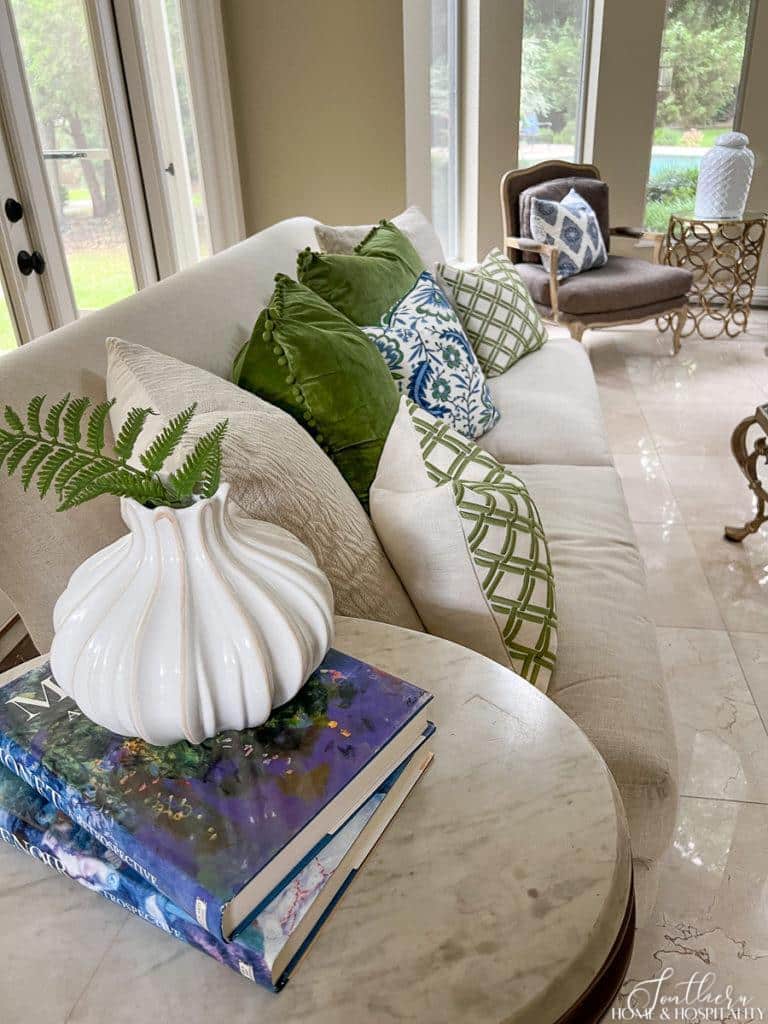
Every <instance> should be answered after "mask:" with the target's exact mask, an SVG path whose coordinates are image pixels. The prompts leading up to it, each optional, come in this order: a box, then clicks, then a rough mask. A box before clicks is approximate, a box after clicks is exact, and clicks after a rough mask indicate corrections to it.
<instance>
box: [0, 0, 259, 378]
mask: <svg viewBox="0 0 768 1024" xmlns="http://www.w3.org/2000/svg"><path fill="white" fill-rule="evenodd" d="M216 18H220V15H219V11H218V5H216V4H205V5H202V6H201V5H200V4H199V3H197V0H0V356H1V355H2V353H3V352H7V351H8V350H10V349H11V348H13V347H15V346H16V345H17V344H23V343H25V342H28V341H30V340H32V339H34V338H36V337H38V336H39V335H41V334H44V333H46V332H47V331H49V330H52V329H53V328H55V327H58V326H60V325H61V324H64V323H67V322H69V321H70V320H73V319H75V318H76V317H78V316H82V315H86V314H87V313H88V312H90V311H91V310H95V309H100V308H102V307H104V306H108V305H110V304H112V303H113V302H116V301H118V300H119V299H122V298H125V297H126V296H127V295H130V294H132V293H133V292H134V291H136V290H137V289H139V288H143V287H145V286H146V285H148V284H151V283H152V282H154V281H156V280H157V279H158V278H159V277H163V276H166V275H167V274H170V273H173V272H175V271H176V270H179V269H181V268H183V267H186V266H189V265H190V264H191V263H194V262H195V261H196V260H198V259H201V258H202V257H204V256H206V255H208V254H209V253H210V252H212V251H216V250H218V249H221V248H224V247H225V246H226V245H231V244H232V243H233V242H235V241H237V240H238V239H239V238H241V237H243V234H244V232H243V220H242V208H241V206H240V199H239V188H232V187H231V186H232V181H233V179H237V171H236V158H235V157H234V142H233V137H232V133H231V114H230V113H229V95H228V91H227V86H226V74H225V71H226V62H225V59H224V57H223V35H222V33H221V26H220V21H219V22H217V21H216V20H215V19H216ZM211 19H214V20H213V21H211ZM190 56H191V58H192V60H193V63H192V64H190ZM211 68H218V71H219V74H218V78H213V77H212V74H211ZM222 69H223V72H224V73H222ZM212 93H213V94H214V95H213V96H212V95H211V94H212ZM222 110H224V112H225V116H224V117H221V114H220V112H221V111H222ZM213 112H215V114H214V113H213ZM228 118H229V119H230V124H229V125H227V120H228ZM227 128H229V129H230V132H229V135H228V136H227V135H226V131H227ZM222 133H225V134H224V135H222ZM201 135H202V136H203V137H204V138H203V139H202V140H201ZM202 142H205V143H207V150H208V151H214V152H215V154H216V163H215V164H214V163H212V162H211V159H210V157H209V155H208V152H206V147H205V146H204V145H203V144H202ZM222 154H223V156H222ZM227 161H228V163H227ZM222 167H223V168H224V176H225V177H226V175H227V174H228V175H229V180H228V181H225V182H223V184H224V187H223V188H222V187H221V186H222V181H221V174H222ZM233 168H234V169H233ZM217 175H219V179H218V180H217V177H216V176H217ZM238 185H239V181H238ZM222 194H223V195H224V196H225V197H226V199H225V202H224V204H223V206H222V202H221V195H222ZM1 373H2V363H1V362H0V374H1Z"/></svg>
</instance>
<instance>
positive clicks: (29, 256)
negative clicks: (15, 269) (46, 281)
mask: <svg viewBox="0 0 768 1024" xmlns="http://www.w3.org/2000/svg"><path fill="white" fill-rule="evenodd" d="M16 262H17V263H18V265H19V270H20V271H21V272H22V274H23V275H24V277H29V275H30V274H31V273H32V271H33V270H34V272H35V273H36V274H42V272H43V271H44V270H45V260H44V258H43V254H42V253H39V252H38V251H37V249H35V251H34V252H27V250H26V249H22V250H21V252H20V253H19V254H18V255H17V256H16Z"/></svg>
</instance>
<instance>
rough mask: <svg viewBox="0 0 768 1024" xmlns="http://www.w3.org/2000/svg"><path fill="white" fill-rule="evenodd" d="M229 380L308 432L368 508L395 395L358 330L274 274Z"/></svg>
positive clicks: (378, 358)
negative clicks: (269, 291) (272, 287)
mask: <svg viewBox="0 0 768 1024" xmlns="http://www.w3.org/2000/svg"><path fill="white" fill-rule="evenodd" d="M233 379H234V381H235V383H237V384H239V385H240V387H242V388H245V389H246V390H247V391H251V392H253V394H255V395H258V396H259V397H260V398H264V399H266V401H268V402H272V404H273V405H276V406H278V407H279V408H281V409H283V410H285V411H286V412H288V413H290V414H291V416H293V417H294V419H296V420H298V422H299V423H301V424H302V426H304V427H306V429H307V430H308V431H309V432H310V434H311V435H312V436H313V437H314V439H315V440H316V441H317V443H318V444H319V445H321V446H322V447H323V448H324V449H325V450H326V452H327V453H328V455H329V456H330V457H331V459H333V461H334V462H335V463H336V465H337V467H338V469H339V471H340V473H341V474H342V476H343V477H344V478H345V480H346V481H347V483H348V484H349V486H350V487H351V488H352V490H353V491H354V492H355V494H356V495H357V497H358V498H359V500H360V501H361V502H362V504H363V505H364V506H365V507H366V508H367V507H368V489H369V487H370V486H371V483H372V481H373V478H374V476H375V475H376V468H377V466H378V464H379V456H380V455H381V449H382V448H383V446H384V441H385V440H386V437H387V434H388V433H389V428H390V426H391V425H392V420H393V419H394V418H395V414H396V412H397V407H398V402H399V394H398V390H397V385H396V384H395V382H394V380H393V378H392V374H391V373H390V372H389V368H388V366H387V364H386V363H385V362H384V359H383V357H382V356H381V355H380V353H379V350H378V349H377V348H376V346H375V345H373V344H371V342H370V341H369V340H368V338H366V336H365V335H364V334H363V332H362V331H361V330H360V328H359V327H356V326H355V325H354V324H353V323H351V322H350V321H349V320H348V319H347V318H346V317H345V316H343V315H342V314H341V313H339V312H338V310H335V309H334V308H333V307H332V306H329V305H328V303H327V302H325V301H324V300H323V299H321V298H320V297H319V296H318V295H315V293H314V292H312V291H310V289H309V288H306V287H305V286H304V285H302V284H298V283H297V282H296V281H292V280H291V279H290V278H289V277H286V276H285V274H278V275H277V276H276V277H275V290H274V292H273V294H272V298H271V299H270V302H269V305H268V306H267V308H266V309H265V310H263V312H262V313H261V315H260V316H259V318H258V320H257V321H256V326H255V327H254V328H253V334H252V335H251V338H250V341H249V342H248V343H247V344H246V345H245V346H244V347H243V348H242V349H241V351H240V353H239V354H238V356H237V359H236V360H235V365H234V369H233ZM286 458H290V453H286Z"/></svg>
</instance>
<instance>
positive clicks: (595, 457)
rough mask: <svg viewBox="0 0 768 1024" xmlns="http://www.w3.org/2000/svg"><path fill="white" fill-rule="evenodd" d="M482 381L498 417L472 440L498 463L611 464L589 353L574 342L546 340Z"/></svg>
mask: <svg viewBox="0 0 768 1024" xmlns="http://www.w3.org/2000/svg"><path fill="white" fill-rule="evenodd" d="M518 269H520V264H518ZM563 381H567V382H568V384H567V387H564V386H563ZM488 385H489V387H490V389H491V395H492V397H493V401H494V403H495V404H496V406H497V408H498V409H499V412H500V413H501V417H500V419H499V422H498V423H497V424H496V426H495V427H494V428H493V430H489V431H488V433H487V434H485V435H484V436H483V437H481V438H480V440H479V441H478V442H477V443H478V445H479V446H480V447H481V448H484V449H485V450H486V451H487V452H489V453H490V454H491V455H493V456H494V458H496V459H498V460H499V462H516V463H531V462H540V463H552V464H568V465H580V466H609V465H611V455H610V451H609V448H608V440H607V438H606V436H605V428H604V426H603V417H602V413H601V410H600V398H599V396H598V393H597V386H596V385H595V378H594V375H593V373H592V367H591V365H590V362H589V356H588V355H587V352H586V350H585V348H584V346H583V345H580V344H579V343H578V342H577V341H573V340H572V339H571V338H550V340H549V341H548V342H547V344H546V345H544V346H543V348H540V349H538V350H537V351H536V352H531V353H530V354H529V355H527V356H526V357H525V359H521V360H520V362H518V363H515V365H514V366H513V367H512V368H511V369H509V370H507V372H506V373H504V374H502V375H501V376H500V377H495V378H494V379H493V380H490V381H489V382H488Z"/></svg>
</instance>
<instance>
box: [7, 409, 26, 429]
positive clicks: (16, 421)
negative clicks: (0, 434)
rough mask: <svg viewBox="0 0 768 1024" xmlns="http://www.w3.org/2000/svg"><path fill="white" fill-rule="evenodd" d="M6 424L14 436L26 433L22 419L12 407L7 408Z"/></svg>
mask: <svg viewBox="0 0 768 1024" xmlns="http://www.w3.org/2000/svg"><path fill="white" fill-rule="evenodd" d="M5 422H6V423H7V424H8V426H9V427H10V428H11V430H12V431H13V432H14V434H22V433H23V432H24V424H23V423H22V422H21V417H20V416H19V414H18V413H17V412H14V411H13V409H12V408H11V407H10V405H6V407H5Z"/></svg>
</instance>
